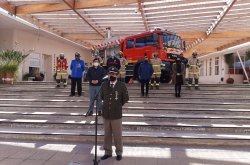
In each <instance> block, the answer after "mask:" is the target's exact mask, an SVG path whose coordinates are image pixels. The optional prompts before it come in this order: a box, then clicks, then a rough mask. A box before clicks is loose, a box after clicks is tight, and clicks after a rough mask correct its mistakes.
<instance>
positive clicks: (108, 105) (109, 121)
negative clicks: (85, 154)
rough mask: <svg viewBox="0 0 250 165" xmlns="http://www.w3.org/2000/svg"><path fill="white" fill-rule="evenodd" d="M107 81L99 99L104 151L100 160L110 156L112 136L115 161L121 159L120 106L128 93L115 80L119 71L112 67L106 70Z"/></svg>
mask: <svg viewBox="0 0 250 165" xmlns="http://www.w3.org/2000/svg"><path fill="white" fill-rule="evenodd" d="M108 75H109V81H106V82H104V83H103V85H102V88H101V99H102V100H103V109H102V117H103V124H104V150H105V154H104V156H102V157H101V160H105V159H108V158H109V157H111V156H112V135H113V137H114V143H115V147H116V150H115V152H116V160H117V161H120V160H121V159H122V152H123V144H122V106H123V105H124V104H125V103H127V102H128V100H129V96H128V91H127V88H126V86H125V84H124V83H123V82H120V81H118V80H117V77H118V75H119V70H118V69H117V68H116V67H114V66H112V67H110V68H109V70H108Z"/></svg>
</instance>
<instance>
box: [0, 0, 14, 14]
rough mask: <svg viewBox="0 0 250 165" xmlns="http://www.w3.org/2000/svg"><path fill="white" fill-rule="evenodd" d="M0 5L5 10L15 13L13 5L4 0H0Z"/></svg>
mask: <svg viewBox="0 0 250 165" xmlns="http://www.w3.org/2000/svg"><path fill="white" fill-rule="evenodd" d="M0 7H1V8H3V9H5V10H7V11H8V12H9V13H11V14H15V13H16V7H15V5H12V4H11V3H9V2H7V1H6V0H0Z"/></svg>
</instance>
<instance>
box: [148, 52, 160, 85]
mask: <svg viewBox="0 0 250 165" xmlns="http://www.w3.org/2000/svg"><path fill="white" fill-rule="evenodd" d="M151 64H152V65H153V69H154V74H153V76H152V78H151V83H150V86H151V89H153V88H154V86H155V87H156V89H159V88H160V78H161V64H162V61H161V59H160V58H159V57H158V53H157V52H155V53H153V59H151Z"/></svg>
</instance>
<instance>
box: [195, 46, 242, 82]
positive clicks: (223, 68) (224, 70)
mask: <svg viewBox="0 0 250 165" xmlns="http://www.w3.org/2000/svg"><path fill="white" fill-rule="evenodd" d="M236 51H237V50H236ZM239 51H240V52H241V53H240V54H241V55H243V54H244V52H245V50H244V51H242V50H239ZM227 53H228V52H226V53H225V52H216V53H213V54H210V55H207V56H204V57H200V58H199V60H200V61H204V65H203V67H205V68H206V69H205V68H204V72H203V75H202V73H201V74H200V79H199V82H200V83H204V84H207V83H210V84H226V83H227V82H226V81H227V79H228V78H229V77H230V78H233V79H234V84H242V83H243V75H242V74H230V75H229V74H228V65H227V64H226V63H225V60H224V55H225V54H227ZM216 57H219V75H215V58H216ZM210 59H212V75H209V60H210ZM221 78H223V81H221Z"/></svg>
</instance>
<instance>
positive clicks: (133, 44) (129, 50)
mask: <svg viewBox="0 0 250 165" xmlns="http://www.w3.org/2000/svg"><path fill="white" fill-rule="evenodd" d="M97 49H98V51H99V55H100V56H101V57H102V58H103V59H105V60H106V58H107V57H106V55H107V54H109V53H108V52H110V51H115V52H116V53H117V54H118V52H119V51H122V52H123V54H124V56H125V58H126V59H127V61H128V63H129V65H128V66H127V67H126V80H127V81H128V80H129V79H130V78H131V77H133V78H137V77H136V76H137V74H135V73H136V72H137V68H136V67H135V66H136V65H137V64H138V63H139V62H140V61H141V60H142V59H143V58H144V55H145V54H147V56H148V57H149V59H151V58H153V57H152V54H153V53H154V52H157V53H158V56H159V58H160V59H161V60H162V63H163V66H162V69H161V71H162V74H161V82H169V81H170V80H171V74H172V71H171V67H172V63H173V62H174V61H175V58H176V57H177V56H178V55H180V54H181V53H182V52H183V50H185V41H183V40H182V39H181V38H180V37H179V36H177V35H176V34H174V33H171V32H168V31H163V30H154V31H150V32H145V33H141V34H137V35H133V36H129V37H126V38H125V39H123V40H121V41H120V45H117V44H115V42H108V43H104V44H101V45H99V47H98V48H97ZM119 49H120V50H119Z"/></svg>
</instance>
